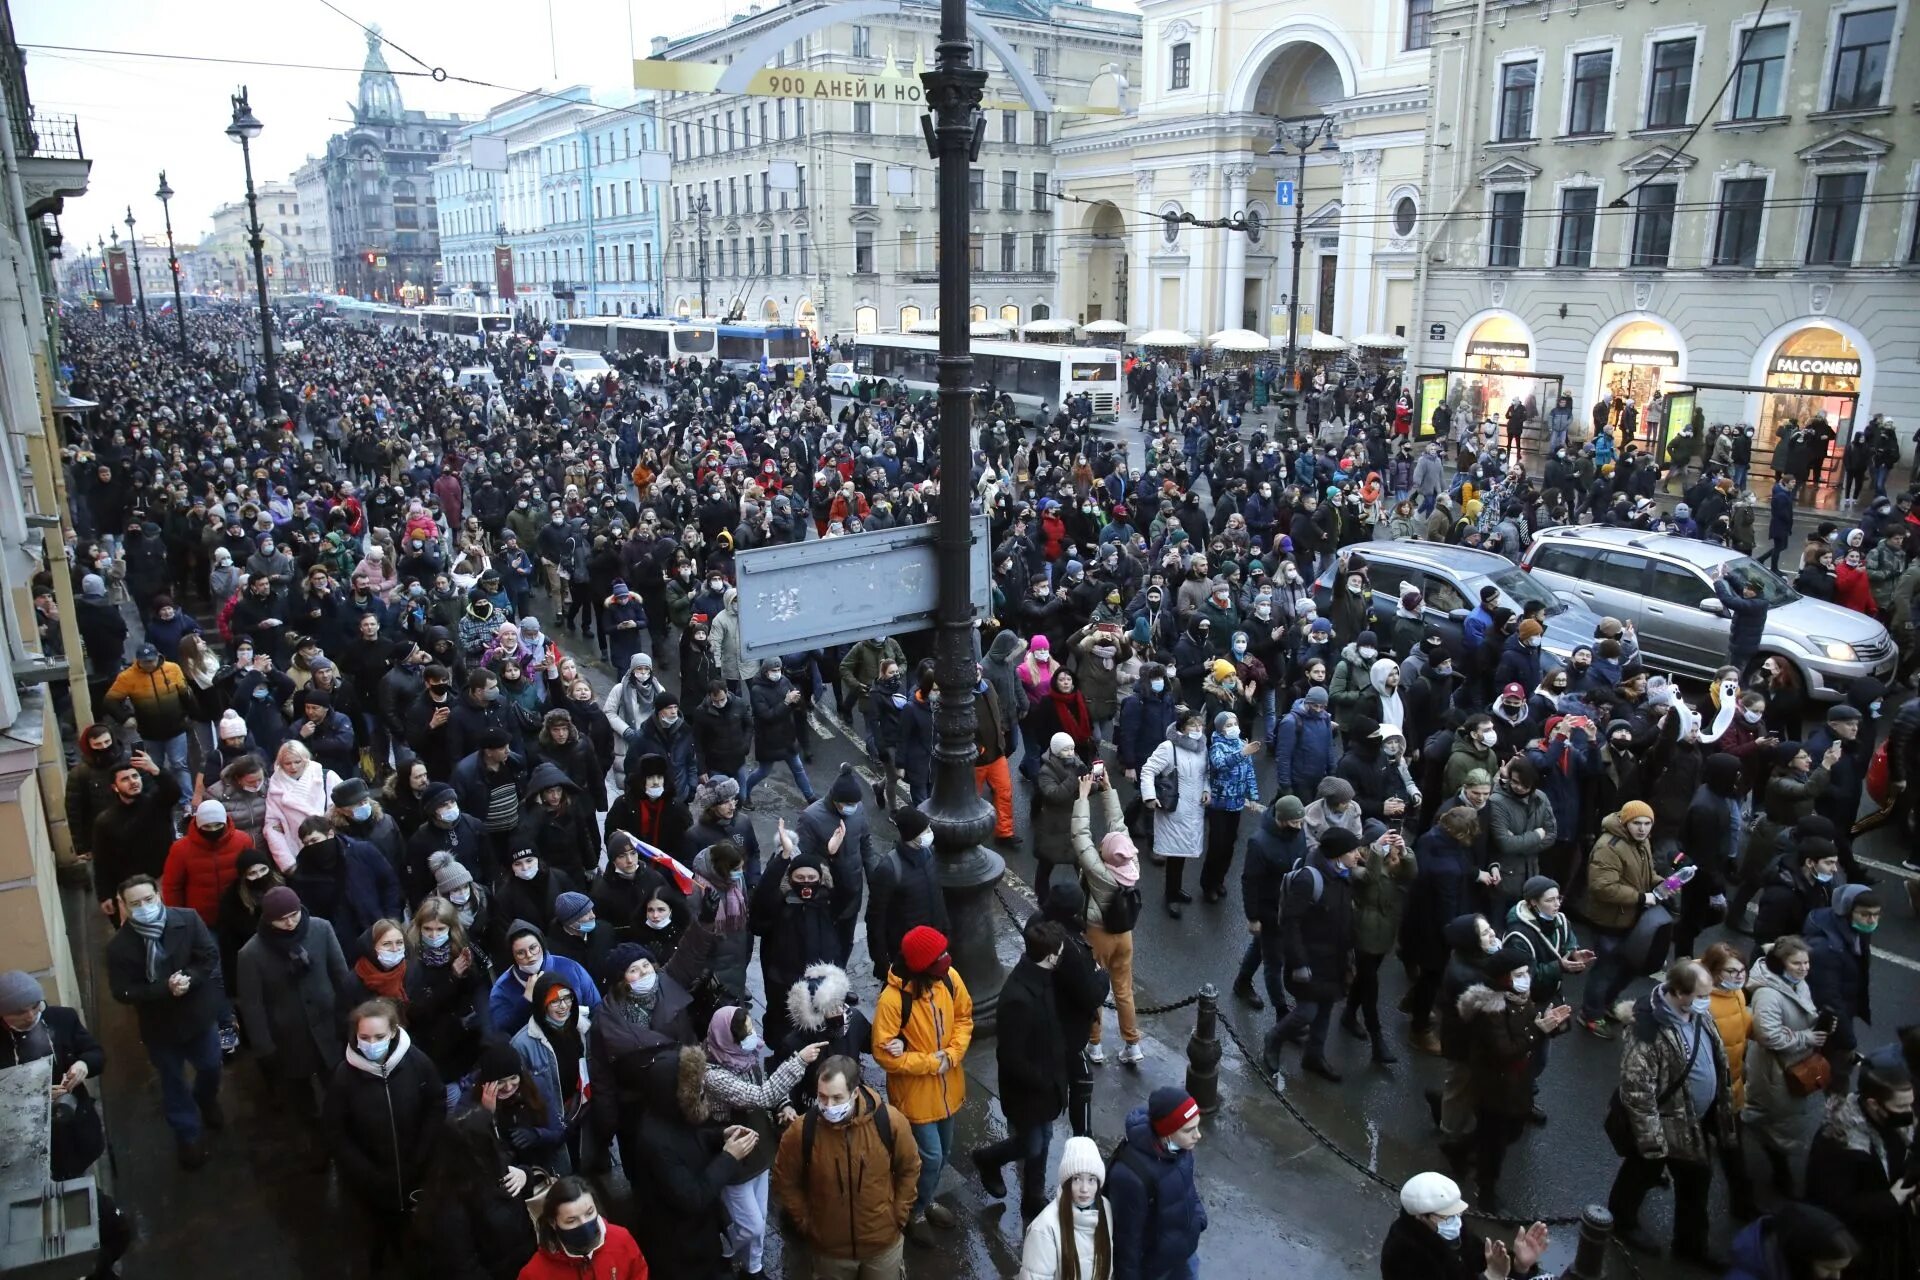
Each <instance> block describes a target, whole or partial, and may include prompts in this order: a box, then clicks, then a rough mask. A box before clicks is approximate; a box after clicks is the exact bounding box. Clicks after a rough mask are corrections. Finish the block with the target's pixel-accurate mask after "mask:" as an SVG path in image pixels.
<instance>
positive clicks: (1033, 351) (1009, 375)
mask: <svg viewBox="0 0 1920 1280" xmlns="http://www.w3.org/2000/svg"><path fill="white" fill-rule="evenodd" d="M970 346H971V348H972V351H973V385H974V386H976V387H981V388H985V387H989V386H990V387H992V388H993V389H994V390H995V391H997V392H999V393H1000V394H1002V395H1004V396H1006V397H1007V398H1008V399H1010V400H1012V402H1013V407H1014V412H1015V413H1017V414H1018V415H1019V416H1020V417H1021V418H1023V419H1025V420H1026V421H1028V422H1034V423H1039V422H1042V421H1043V419H1044V416H1045V414H1047V413H1051V412H1052V411H1053V410H1055V409H1058V408H1059V407H1060V405H1061V404H1062V403H1063V402H1065V400H1066V398H1067V397H1068V396H1077V395H1079V394H1080V393H1081V392H1083V391H1084V392H1086V393H1088V394H1089V395H1090V396H1092V398H1093V416H1094V417H1095V418H1097V419H1100V420H1102V421H1113V420H1114V419H1116V418H1117V417H1118V416H1119V412H1120V396H1121V382H1120V353H1119V352H1118V351H1115V350H1113V349H1112V348H1110V347H1063V346H1059V345H1056V344H1054V343H1048V342H988V341H983V340H981V339H979V338H975V339H973V340H972V342H971V344H970ZM939 356H940V339H938V338H936V337H932V336H923V335H920V334H913V333H870V334H863V335H861V336H859V337H856V338H855V339H854V340H853V372H854V373H855V374H856V375H857V376H858V377H861V378H866V379H869V380H870V381H872V382H873V383H874V384H875V385H877V386H879V387H880V388H882V389H883V390H890V389H896V388H905V389H906V390H908V391H911V392H913V393H914V394H916V395H917V394H919V393H921V392H927V393H932V394H938V393H939V390H940V369H939ZM1043 411H1044V412H1043Z"/></svg>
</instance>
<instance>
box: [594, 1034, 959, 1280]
mask: <svg viewBox="0 0 1920 1280" xmlns="http://www.w3.org/2000/svg"><path fill="white" fill-rule="evenodd" d="M811 1102H812V1107H811V1108H810V1109H809V1110H808V1112H807V1114H806V1116H805V1117H804V1118H803V1119H802V1120H801V1121H800V1122H799V1123H796V1124H789V1125H788V1126H787V1129H786V1132H785V1133H784V1134H782V1135H781V1139H780V1150H779V1153H778V1155H777V1156H776V1157H775V1159H774V1167H773V1192H774V1194H775V1195H776V1196H777V1197H778V1198H779V1200H780V1204H781V1206H782V1208H784V1209H785V1210H786V1211H787V1214H788V1215H789V1217H790V1218H791V1219H792V1221H793V1223H794V1226H795V1227H796V1229H797V1230H798V1232H799V1234H800V1236H801V1237H802V1238H803V1239H804V1240H805V1241H806V1243H807V1246H808V1250H809V1252H810V1253H811V1254H812V1255H813V1257H814V1259H815V1263H814V1267H815V1269H814V1274H815V1275H818V1276H835V1277H850V1278H852V1280H882V1278H883V1277H889V1276H898V1275H900V1274H902V1273H903V1270H904V1258H903V1254H904V1246H905V1239H906V1237H905V1236H904V1235H903V1234H902V1232H903V1230H904V1228H905V1227H906V1225H907V1222H908V1221H909V1218H910V1217H911V1215H912V1213H913V1205H914V1197H915V1190H916V1187H917V1186H918V1184H919V1182H920V1175H921V1161H920V1153H919V1151H918V1150H917V1149H916V1147H915V1145H914V1136H913V1133H912V1132H911V1130H910V1128H909V1125H908V1122H907V1118H906V1116H905V1115H904V1114H902V1112H901V1110H900V1109H899V1108H898V1107H896V1106H894V1105H893V1104H891V1103H889V1102H888V1101H886V1100H885V1099H883V1098H881V1097H880V1096H879V1095H878V1094H877V1093H875V1092H874V1091H873V1090H872V1089H869V1088H868V1087H867V1086H865V1085H863V1084H862V1083H861V1082H860V1066H859V1063H858V1062H856V1061H855V1060H854V1059H853V1058H851V1057H842V1056H839V1055H835V1056H832V1057H825V1058H822V1059H821V1061H820V1062H819V1063H818V1065H817V1070H816V1084H815V1089H814V1094H813V1097H812V1099H811ZM862 1175H864V1176H862ZM556 1280H558V1278H556Z"/></svg>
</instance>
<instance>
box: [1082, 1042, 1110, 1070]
mask: <svg viewBox="0 0 1920 1280" xmlns="http://www.w3.org/2000/svg"><path fill="white" fill-rule="evenodd" d="M1086 1052H1087V1061H1088V1062H1091V1063H1092V1064H1093V1065H1094V1066H1096V1067H1104V1066H1106V1065H1107V1051H1106V1050H1105V1049H1102V1048H1101V1047H1100V1046H1099V1045H1097V1044H1090V1045H1088V1046H1087V1050H1086Z"/></svg>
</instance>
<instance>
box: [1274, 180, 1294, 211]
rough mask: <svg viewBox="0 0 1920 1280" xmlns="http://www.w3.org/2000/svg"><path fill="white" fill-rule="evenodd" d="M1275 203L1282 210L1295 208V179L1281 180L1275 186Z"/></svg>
mask: <svg viewBox="0 0 1920 1280" xmlns="http://www.w3.org/2000/svg"><path fill="white" fill-rule="evenodd" d="M1273 202H1274V203H1275V204H1277V205H1279V206H1280V207H1281V208H1282V209H1290V208H1292V207H1293V179H1291V178H1281V179H1280V180H1279V181H1277V182H1275V183H1274V184H1273Z"/></svg>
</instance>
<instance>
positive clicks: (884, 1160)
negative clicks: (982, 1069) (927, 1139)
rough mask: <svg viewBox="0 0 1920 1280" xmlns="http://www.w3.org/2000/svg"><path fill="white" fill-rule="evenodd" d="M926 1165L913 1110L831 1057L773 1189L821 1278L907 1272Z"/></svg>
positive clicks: (786, 1143) (785, 1139) (790, 1136)
mask: <svg viewBox="0 0 1920 1280" xmlns="http://www.w3.org/2000/svg"><path fill="white" fill-rule="evenodd" d="M954 1074H955V1075H958V1074H959V1073H958V1072H955V1073H954ZM920 1173H921V1168H920V1152H919V1151H918V1149H917V1148H916V1147H915V1143H914V1138H913V1135H912V1133H911V1132H910V1130H909V1126H908V1121H907V1118H906V1116H905V1115H903V1114H902V1113H901V1112H900V1110H899V1108H897V1107H895V1106H894V1105H892V1104H891V1103H888V1102H886V1101H884V1100H882V1099H881V1097H880V1096H879V1095H878V1094H876V1093H875V1092H874V1091H873V1090H872V1089H869V1088H868V1087H867V1086H865V1085H863V1084H861V1083H860V1064H859V1063H858V1062H856V1061H854V1060H853V1059H852V1058H847V1057H841V1056H838V1055H836V1056H834V1057H831V1058H827V1059H824V1060H823V1061H822V1062H821V1063H820V1067H819V1074H818V1076H817V1078H816V1083H815V1085H814V1102H813V1106H812V1107H811V1108H809V1109H808V1111H807V1113H806V1115H805V1116H804V1117H802V1118H801V1119H800V1120H799V1122H798V1123H795V1124H789V1125H788V1126H787V1128H786V1132H785V1133H783V1134H782V1135H781V1137H780V1152H779V1154H778V1155H776V1156H775V1157H774V1161H773V1193H774V1195H775V1196H776V1197H778V1199H779V1201H780V1205H781V1207H782V1208H784V1209H785V1210H786V1211H787V1215H788V1217H790V1218H791V1219H792V1221H793V1226H794V1229H795V1230H796V1231H798V1232H799V1234H800V1236H801V1238H802V1239H804V1240H805V1241H806V1242H807V1251H808V1252H809V1253H810V1254H811V1255H812V1262H813V1267H812V1271H811V1274H812V1276H813V1277H814V1280H899V1277H900V1276H901V1275H903V1274H904V1273H905V1268H906V1260H905V1258H904V1257H903V1256H902V1255H903V1254H904V1252H905V1248H904V1246H905V1243H906V1236H905V1235H904V1234H902V1233H903V1231H904V1229H905V1227H906V1225H907V1222H908V1221H909V1219H910V1217H911V1215H912V1214H913V1211H914V1203H915V1200H916V1197H917V1194H918V1192H917V1188H918V1186H919V1184H920V1181H921V1178H920ZM789 1273H790V1274H793V1275H798V1274H799V1268H798V1267H797V1266H791V1267H789Z"/></svg>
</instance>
